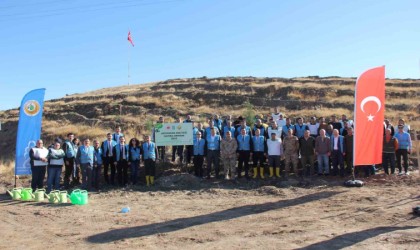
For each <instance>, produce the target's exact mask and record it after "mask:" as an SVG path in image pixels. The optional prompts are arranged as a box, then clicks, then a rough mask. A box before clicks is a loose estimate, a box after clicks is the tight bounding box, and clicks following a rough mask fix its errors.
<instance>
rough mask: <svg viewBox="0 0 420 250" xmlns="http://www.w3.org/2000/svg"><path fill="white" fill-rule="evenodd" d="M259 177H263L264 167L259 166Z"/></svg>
mask: <svg viewBox="0 0 420 250" xmlns="http://www.w3.org/2000/svg"><path fill="white" fill-rule="evenodd" d="M260 177H261V179H264V168H263V167H260Z"/></svg>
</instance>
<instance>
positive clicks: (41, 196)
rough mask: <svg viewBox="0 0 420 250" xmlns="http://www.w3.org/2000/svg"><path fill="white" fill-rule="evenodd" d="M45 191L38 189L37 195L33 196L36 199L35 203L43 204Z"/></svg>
mask: <svg viewBox="0 0 420 250" xmlns="http://www.w3.org/2000/svg"><path fill="white" fill-rule="evenodd" d="M44 195H45V189H37V190H36V191H35V193H33V194H32V197H33V198H35V201H37V202H41V201H44Z"/></svg>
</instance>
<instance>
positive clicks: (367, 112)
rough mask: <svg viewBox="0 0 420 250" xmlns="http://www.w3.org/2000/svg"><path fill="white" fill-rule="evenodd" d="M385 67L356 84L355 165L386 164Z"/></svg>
mask: <svg viewBox="0 0 420 250" xmlns="http://www.w3.org/2000/svg"><path fill="white" fill-rule="evenodd" d="M384 111H385V66H382V67H378V68H374V69H370V70H368V71H366V72H364V73H363V74H362V75H361V76H360V77H359V78H358V79H357V83H356V91H355V104H354V118H355V119H354V145H353V146H354V151H353V157H354V158H353V164H354V166H357V165H373V164H380V163H382V140H383V133H384V125H383V122H384Z"/></svg>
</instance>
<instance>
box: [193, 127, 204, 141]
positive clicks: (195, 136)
mask: <svg viewBox="0 0 420 250" xmlns="http://www.w3.org/2000/svg"><path fill="white" fill-rule="evenodd" d="M197 132H198V128H196V127H193V141H195V140H196V139H197ZM201 136H203V135H201Z"/></svg>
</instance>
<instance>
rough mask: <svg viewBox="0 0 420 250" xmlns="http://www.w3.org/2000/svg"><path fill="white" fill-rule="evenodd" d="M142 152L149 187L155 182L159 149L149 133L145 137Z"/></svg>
mask: <svg viewBox="0 0 420 250" xmlns="http://www.w3.org/2000/svg"><path fill="white" fill-rule="evenodd" d="M142 152H143V155H142V156H143V162H144V171H145V175H146V185H147V186H148V187H149V186H150V185H153V184H154V183H155V175H156V159H157V155H158V150H157V147H156V144H155V143H154V142H152V141H151V140H150V136H148V135H146V136H145V137H144V143H143V147H142Z"/></svg>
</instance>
